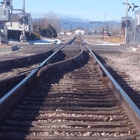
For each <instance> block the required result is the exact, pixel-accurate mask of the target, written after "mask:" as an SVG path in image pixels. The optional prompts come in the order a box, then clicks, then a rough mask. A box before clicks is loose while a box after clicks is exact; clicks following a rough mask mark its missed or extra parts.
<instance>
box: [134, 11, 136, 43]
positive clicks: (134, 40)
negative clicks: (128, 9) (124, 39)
mask: <svg viewBox="0 0 140 140" xmlns="http://www.w3.org/2000/svg"><path fill="white" fill-rule="evenodd" d="M135 40H136V12H135V20H134V41H135Z"/></svg>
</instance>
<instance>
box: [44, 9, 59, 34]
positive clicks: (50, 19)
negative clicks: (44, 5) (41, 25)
mask: <svg viewBox="0 0 140 140" xmlns="http://www.w3.org/2000/svg"><path fill="white" fill-rule="evenodd" d="M44 19H45V26H46V27H47V26H48V25H51V26H53V27H54V28H55V29H56V31H57V32H59V31H60V29H61V26H60V20H59V19H58V16H57V14H55V13H54V12H53V11H50V12H48V13H47V14H45V16H44Z"/></svg>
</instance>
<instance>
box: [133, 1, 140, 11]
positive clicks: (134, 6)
mask: <svg viewBox="0 0 140 140" xmlns="http://www.w3.org/2000/svg"><path fill="white" fill-rule="evenodd" d="M138 7H139V6H137V5H135V4H134V3H132V6H131V8H132V11H134V10H135V8H138Z"/></svg>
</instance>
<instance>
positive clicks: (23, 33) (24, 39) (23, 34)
mask: <svg viewBox="0 0 140 140" xmlns="http://www.w3.org/2000/svg"><path fill="white" fill-rule="evenodd" d="M22 36H23V40H22V39H21V40H22V41H26V35H25V0H23V31H22Z"/></svg>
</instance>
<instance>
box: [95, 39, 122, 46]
mask: <svg viewBox="0 0 140 140" xmlns="http://www.w3.org/2000/svg"><path fill="white" fill-rule="evenodd" d="M95 45H113V46H114V45H115V46H120V43H110V42H107V41H98V40H97V41H96V43H95Z"/></svg>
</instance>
